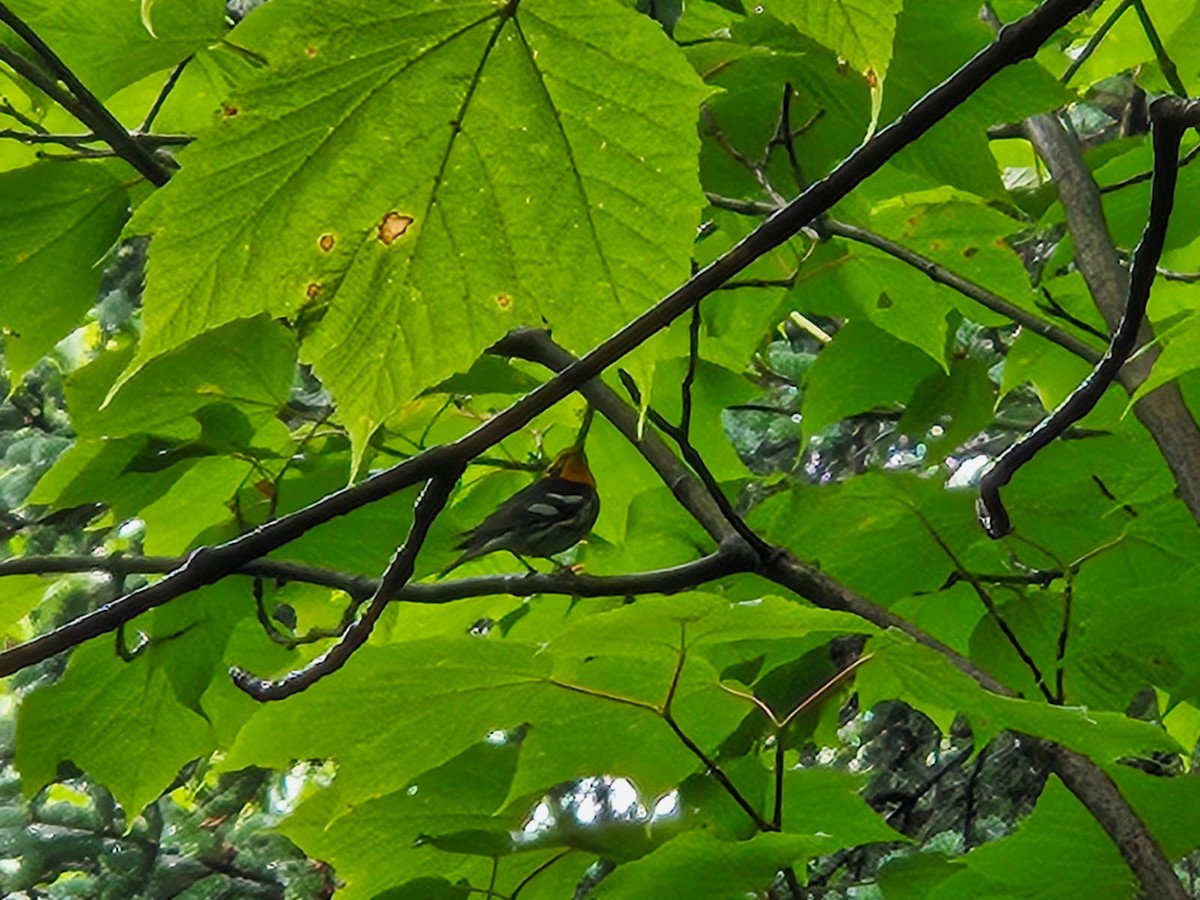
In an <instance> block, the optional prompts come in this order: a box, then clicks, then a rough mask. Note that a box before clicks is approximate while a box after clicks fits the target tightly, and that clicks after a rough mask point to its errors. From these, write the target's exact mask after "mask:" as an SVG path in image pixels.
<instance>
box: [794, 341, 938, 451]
mask: <svg viewBox="0 0 1200 900" xmlns="http://www.w3.org/2000/svg"><path fill="white" fill-rule="evenodd" d="M936 371H937V366H936V363H934V362H933V361H932V360H931V359H929V357H928V356H926V355H925V354H924V353H922V352H921V351H919V350H918V349H917V348H916V347H913V346H912V345H910V344H904V343H901V342H900V341H898V340H896V339H895V338H894V337H892V336H891V335H889V334H888V333H887V332H886V331H883V330H881V329H879V328H876V327H875V326H874V325H872V324H870V323H868V322H862V321H854V322H849V323H847V325H846V326H845V327H844V328H842V330H841V331H839V332H838V333H837V337H835V338H834V339H833V342H832V343H831V344H829V345H828V346H827V347H825V348H824V349H823V350H822V351H821V352H820V353H819V354H818V355H817V361H816V362H815V363H813V365H812V368H811V369H810V370H809V373H808V385H807V390H806V392H805V395H804V433H805V434H806V435H810V436H811V435H814V434H816V433H817V432H819V431H820V430H821V429H822V428H824V427H825V426H826V425H831V424H833V423H834V422H838V421H840V420H842V419H844V418H846V417H848V416H851V415H854V414H855V413H863V412H869V411H870V410H873V409H875V408H877V407H880V406H890V405H893V404H900V403H905V402H907V401H908V400H909V398H910V397H911V396H912V393H913V391H914V390H915V389H916V387H917V385H919V384H920V383H921V382H922V381H923V380H924V379H926V378H928V377H929V376H930V375H931V374H932V373H934V372H936Z"/></svg>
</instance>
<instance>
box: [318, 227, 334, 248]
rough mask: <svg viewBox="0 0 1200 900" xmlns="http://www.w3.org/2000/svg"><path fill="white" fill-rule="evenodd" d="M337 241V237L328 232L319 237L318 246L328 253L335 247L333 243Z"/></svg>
mask: <svg viewBox="0 0 1200 900" xmlns="http://www.w3.org/2000/svg"><path fill="white" fill-rule="evenodd" d="M336 243H337V238H335V237H334V236H333V235H332V234H329V233H328V232H326V233H325V234H323V235H321V236H320V238H318V239H317V246H318V247H320V248H321V249H322V250H324V251H325V252H326V253H328V252H329V251H330V250H332V249H333V245H334V244H336Z"/></svg>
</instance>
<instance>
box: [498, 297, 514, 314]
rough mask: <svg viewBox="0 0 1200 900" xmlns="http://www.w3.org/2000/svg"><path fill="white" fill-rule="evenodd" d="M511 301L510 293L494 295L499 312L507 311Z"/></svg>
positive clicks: (510, 307) (510, 306)
mask: <svg viewBox="0 0 1200 900" xmlns="http://www.w3.org/2000/svg"><path fill="white" fill-rule="evenodd" d="M512 303H513V300H512V296H511V295H509V294H497V295H496V305H497V306H498V307H500V311H501V312H508V311H509V310H510V309H512Z"/></svg>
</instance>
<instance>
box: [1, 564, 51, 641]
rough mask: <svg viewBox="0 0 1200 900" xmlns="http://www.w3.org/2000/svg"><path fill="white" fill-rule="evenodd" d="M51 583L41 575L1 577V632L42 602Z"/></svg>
mask: <svg viewBox="0 0 1200 900" xmlns="http://www.w3.org/2000/svg"><path fill="white" fill-rule="evenodd" d="M48 585H49V583H48V582H47V581H46V579H44V578H42V577H41V576H40V575H16V576H9V577H7V578H3V579H0V634H5V633H8V632H9V631H10V629H12V627H13V626H14V625H15V624H16V623H17V622H19V621H21V619H23V618H25V616H26V615H28V614H29V613H30V612H31V611H32V610H34V609H37V607H38V604H39V603H41V602H42V595H43V594H44V593H45V592H46V588H47V587H48Z"/></svg>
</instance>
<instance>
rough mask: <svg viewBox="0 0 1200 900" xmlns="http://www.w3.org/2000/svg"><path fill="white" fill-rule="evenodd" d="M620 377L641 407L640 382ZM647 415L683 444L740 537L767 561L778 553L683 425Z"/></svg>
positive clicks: (621, 371) (654, 414)
mask: <svg viewBox="0 0 1200 900" xmlns="http://www.w3.org/2000/svg"><path fill="white" fill-rule="evenodd" d="M617 376H618V377H619V378H620V379H621V383H622V384H623V385H624V386H625V390H627V391H629V395H630V397H631V398H632V399H633V403H634V405H635V406H641V391H639V390H638V386H637V384H636V382H634V380H633V378H632V377H631V376H630V374H629V373H628V372H626V371H625V370H624V369H618V370H617ZM646 418H647V419H648V420H649V421H650V422H651V423H652V424H653V425H654V426H655V427H656V428H658V430H659V431H661V432H662V433H663V434H665V435H667V437H669V438H671V440H673V441H674V442H675V444H676V446H678V447H679V452H680V454H681V455H682V456H683V460H684V462H686V463H687V464H688V466H689V467H691V469H692V471H693V472H695V473H696V477H697V478H699V479H700V483H701V484H703V485H704V488H705V490H707V491H708V493H709V496H711V497H712V499H713V502H714V503H715V504H716V505H717V508H718V509H720V511H721V515H722V516H724V518H725V521H726V522H728V523H729V525H730V527H731V528H733V530H734V531H735V532H737V534H738V536H739V537H740V538H741V539H742V540H743V541H745V542H746V545H747V546H748V547H750V549H751V550H753V551H754V554H755V555H756V556H757V557H758V558H759V559H760V560H763V561H766V560H767V559H768V558H769V557H770V556H771V554H772V553H773V552H774V550H773V549H772V547H771V546H770V545H769V544H768V543H767V542H766V541H764V540H763V539H762V538H761V537H759V536H758V532H756V531H755V530H754V529H753V528H751V527H750V526H749V525H747V524H746V520H745V519H743V518H742V517H741V515H740V514H739V513H738V511H737V510H736V509H734V508H733V504H732V503H730V502H729V498H728V497H726V496H725V491H724V490H723V489H722V488H721V484H720V482H719V481H717V478H716V476H715V475H713V473H712V470H711V469H710V468H709V467H708V463H706V462H705V461H704V457H703V456H701V454H700V451H699V450H697V449H696V447H695V445H694V444H692V442H691V441H689V440H688V439H687V437H686V436H685V435H684V434H683V433H682V431H681V430H680V428H679V426H677V425H672V424H671V423H670V422H668V421H667V420H666V418H665V417H664V416H663V415H662V413H660V412H658V411H657V410H656V409H654V407H652V406H648V407H646Z"/></svg>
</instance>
